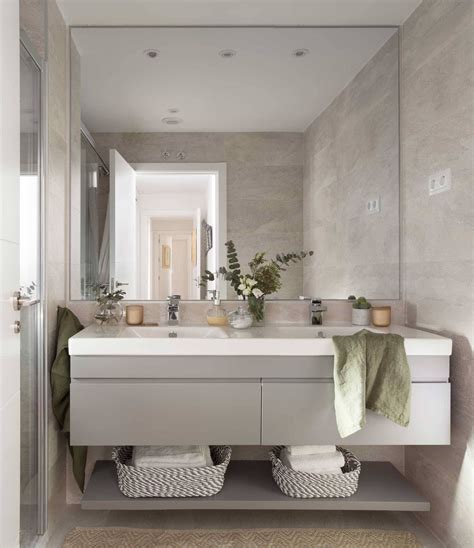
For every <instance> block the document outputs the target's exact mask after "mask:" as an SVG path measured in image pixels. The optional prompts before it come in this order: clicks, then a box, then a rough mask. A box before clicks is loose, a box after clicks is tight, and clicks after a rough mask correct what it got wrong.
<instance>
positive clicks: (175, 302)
mask: <svg viewBox="0 0 474 548" xmlns="http://www.w3.org/2000/svg"><path fill="white" fill-rule="evenodd" d="M180 300H181V295H170V296H169V297H168V325H178V324H179V302H180Z"/></svg>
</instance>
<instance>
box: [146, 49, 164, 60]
mask: <svg viewBox="0 0 474 548" xmlns="http://www.w3.org/2000/svg"><path fill="white" fill-rule="evenodd" d="M143 55H146V56H147V57H149V58H150V59H156V58H157V57H158V55H160V52H159V51H158V50H157V49H146V50H145V51H144V52H143Z"/></svg>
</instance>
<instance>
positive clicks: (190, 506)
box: [81, 461, 430, 512]
mask: <svg viewBox="0 0 474 548" xmlns="http://www.w3.org/2000/svg"><path fill="white" fill-rule="evenodd" d="M81 506H82V509H84V510H385V511H415V512H426V511H429V510H430V503H429V501H428V500H427V499H425V498H424V497H423V496H422V495H420V494H419V493H418V492H417V491H416V490H415V489H414V488H413V487H412V486H411V484H410V483H409V482H408V480H407V479H406V478H405V477H404V476H403V475H402V474H400V472H398V470H396V468H395V467H394V466H393V465H392V464H390V463H388V462H363V463H362V472H361V476H360V481H359V489H358V491H357V492H356V493H355V494H354V495H353V496H351V497H347V498H319V499H296V498H291V497H287V496H285V495H283V493H281V491H280V490H279V489H278V487H277V485H276V484H275V483H274V481H273V478H272V474H271V464H270V463H269V462H267V461H232V462H231V463H230V464H229V468H228V470H227V474H226V480H225V483H224V487H223V489H222V491H221V492H220V493H218V494H217V495H214V496H211V497H192V498H138V499H133V498H128V497H126V496H125V495H123V494H122V493H121V492H120V490H119V488H118V483H117V473H116V469H115V464H114V462H112V461H97V463H96V465H95V468H94V471H93V473H92V476H91V478H90V481H89V484H88V485H87V488H86V490H85V492H84V495H83V497H82V503H81Z"/></svg>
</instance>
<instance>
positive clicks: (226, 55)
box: [219, 49, 237, 59]
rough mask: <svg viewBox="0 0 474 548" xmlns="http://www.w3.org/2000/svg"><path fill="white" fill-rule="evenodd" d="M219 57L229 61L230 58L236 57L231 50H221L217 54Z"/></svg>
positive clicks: (235, 53) (234, 52)
mask: <svg viewBox="0 0 474 548" xmlns="http://www.w3.org/2000/svg"><path fill="white" fill-rule="evenodd" d="M219 55H220V56H221V57H223V58H224V59H230V58H231V57H235V56H236V55H237V52H236V51H235V50H233V49H222V50H221V51H220V52H219Z"/></svg>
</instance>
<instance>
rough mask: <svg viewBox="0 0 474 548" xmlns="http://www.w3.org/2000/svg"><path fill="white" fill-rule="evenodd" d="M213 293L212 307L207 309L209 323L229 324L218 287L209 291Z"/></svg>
mask: <svg viewBox="0 0 474 548" xmlns="http://www.w3.org/2000/svg"><path fill="white" fill-rule="evenodd" d="M209 293H211V294H212V308H209V310H208V311H207V316H206V317H207V323H208V324H209V325H218V326H223V325H227V312H226V311H225V309H224V308H223V307H222V305H221V297H220V293H219V291H218V290H217V289H213V290H212V291H209Z"/></svg>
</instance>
